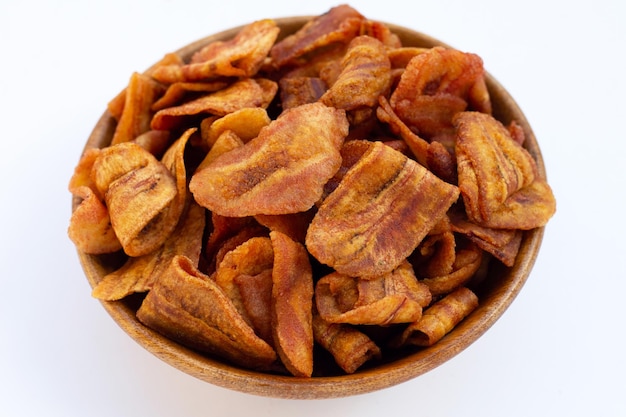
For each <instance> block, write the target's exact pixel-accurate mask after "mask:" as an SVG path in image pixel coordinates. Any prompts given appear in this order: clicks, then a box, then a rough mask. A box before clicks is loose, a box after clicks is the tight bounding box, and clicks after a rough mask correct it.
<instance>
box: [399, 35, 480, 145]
mask: <svg viewBox="0 0 626 417" xmlns="http://www.w3.org/2000/svg"><path fill="white" fill-rule="evenodd" d="M483 77H484V69H483V63H482V59H481V58H480V57H479V56H478V55H475V54H471V53H465V52H461V51H456V50H453V49H447V48H444V47H440V46H438V47H434V48H431V49H429V50H428V51H427V52H425V53H423V54H419V55H417V56H415V57H414V58H413V59H411V61H409V63H408V64H407V66H406V70H405V71H404V73H403V74H402V76H401V78H400V82H399V83H398V86H397V87H396V89H395V90H394V92H393V94H392V95H391V98H390V100H389V102H390V104H391V107H392V108H393V109H394V110H395V112H396V113H397V114H398V116H399V117H400V119H402V121H404V122H405V123H406V124H407V125H408V126H409V127H410V128H411V129H412V130H415V131H416V132H417V133H418V134H419V135H420V136H422V137H424V138H426V139H430V138H431V137H434V136H437V135H438V134H441V133H442V132H445V131H446V130H452V117H453V116H454V115H455V114H456V113H458V112H459V111H464V110H466V109H467V106H468V101H469V96H470V91H472V89H474V86H475V84H476V83H484V80H483ZM481 85H484V84H481ZM476 88H478V87H476ZM477 91H479V92H480V94H479V95H481V97H480V101H482V100H484V98H485V97H482V95H484V94H487V90H486V89H484V90H482V89H478V90H477Z"/></svg>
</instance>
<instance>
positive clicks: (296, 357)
mask: <svg viewBox="0 0 626 417" xmlns="http://www.w3.org/2000/svg"><path fill="white" fill-rule="evenodd" d="M270 237H271V240H272V245H273V247H274V269H273V271H272V282H273V286H272V307H273V308H272V313H273V315H272V328H273V330H274V344H275V346H276V351H277V352H278V355H279V356H280V359H281V360H282V362H283V364H284V365H285V367H286V368H287V369H288V370H289V372H291V373H292V374H293V375H294V376H300V377H310V376H311V374H312V373H313V323H312V320H313V318H312V314H313V311H312V308H313V272H312V269H311V264H310V263H309V255H308V253H307V251H306V249H305V247H304V245H302V244H301V243H298V242H295V241H293V240H291V238H289V237H288V236H287V235H285V234H282V233H280V232H271V233H270Z"/></svg>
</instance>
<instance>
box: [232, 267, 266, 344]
mask: <svg viewBox="0 0 626 417" xmlns="http://www.w3.org/2000/svg"><path fill="white" fill-rule="evenodd" d="M234 282H235V285H236V286H237V288H238V289H239V294H240V296H241V304H242V306H243V307H244V309H245V311H246V315H247V317H248V319H249V320H250V323H252V328H253V329H254V331H255V333H256V334H257V335H259V337H260V338H261V339H263V340H265V341H266V342H267V343H268V344H269V345H270V346H272V347H274V336H273V334H272V269H264V270H263V271H261V272H260V273H258V274H256V275H246V274H241V275H237V276H236V277H235V278H234Z"/></svg>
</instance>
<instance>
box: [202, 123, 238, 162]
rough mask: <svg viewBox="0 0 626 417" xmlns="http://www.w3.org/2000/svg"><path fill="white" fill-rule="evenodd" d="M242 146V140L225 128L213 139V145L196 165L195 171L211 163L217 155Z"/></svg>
mask: <svg viewBox="0 0 626 417" xmlns="http://www.w3.org/2000/svg"><path fill="white" fill-rule="evenodd" d="M240 146H243V141H242V140H241V138H240V137H239V136H238V135H237V134H236V133H235V132H233V131H232V130H226V131H224V132H223V133H222V134H220V136H219V137H218V138H217V139H216V140H215V143H214V144H213V146H211V149H210V150H209V152H208V153H207V154H206V155H205V157H204V159H203V160H202V162H200V164H199V165H198V167H197V168H196V171H202V170H203V169H204V168H206V167H207V166H209V165H211V164H212V163H213V161H215V160H216V159H217V158H218V157H220V156H221V155H223V154H225V153H226V152H230V151H232V150H233V149H235V148H239V147H240Z"/></svg>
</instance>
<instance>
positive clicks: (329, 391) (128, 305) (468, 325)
mask: <svg viewBox="0 0 626 417" xmlns="http://www.w3.org/2000/svg"><path fill="white" fill-rule="evenodd" d="M308 19H309V17H307V16H303V17H292V18H283V19H276V22H277V23H278V25H279V26H280V27H281V36H285V35H287V34H290V33H293V32H295V31H296V30H297V29H299V28H300V27H301V26H302V25H303V24H304V22H305V21H307V20H308ZM388 26H389V27H390V28H391V30H392V31H394V32H395V33H396V34H397V35H398V36H399V37H400V39H401V40H402V42H403V45H405V46H419V47H433V46H437V45H442V46H448V45H446V44H444V43H442V42H440V41H438V40H436V39H434V38H431V37H429V36H427V35H424V34H421V33H419V32H416V31H413V30H410V29H407V28H404V27H400V26H397V25H393V24H388ZM240 29H241V28H240V27H238V28H233V29H230V30H227V31H224V32H221V33H218V34H215V35H212V36H208V37H206V38H203V39H200V40H198V41H196V42H194V43H191V44H189V45H187V46H186V47H184V48H182V49H180V50H179V51H177V52H178V53H179V54H180V55H181V56H183V57H185V58H188V57H190V56H191V54H192V53H193V52H194V51H196V50H198V49H199V48H201V47H202V46H204V45H207V44H208V43H211V42H213V41H216V40H227V39H230V38H232V37H233V36H234V35H235V34H236V33H237V32H239V30H240ZM486 81H487V87H488V89H489V92H490V94H491V99H492V103H493V109H494V116H495V117H496V118H497V119H499V120H500V121H502V122H503V123H505V124H507V123H509V122H510V121H511V120H516V121H517V123H519V124H520V125H521V126H522V128H523V130H524V131H525V134H526V142H525V147H526V148H527V149H528V151H529V152H530V153H531V154H532V155H533V156H534V157H535V159H536V161H537V166H538V169H539V174H540V175H541V176H544V177H545V167H544V164H543V159H542V157H541V152H540V149H539V146H538V144H537V141H536V138H535V136H534V134H533V132H532V129H531V127H530V125H529V124H528V121H527V120H526V118H525V116H524V114H523V113H522V111H521V110H520V108H519V107H518V105H517V104H516V103H515V101H514V100H513V98H512V97H511V96H510V95H509V94H508V93H507V91H506V90H505V89H504V88H503V87H502V86H501V85H500V84H499V83H498V82H497V81H496V80H495V79H494V78H493V77H492V76H491V75H490V74H487V76H486ZM114 129H115V121H114V119H113V118H112V117H111V116H110V114H109V113H108V112H105V113H104V114H103V115H102V117H101V118H100V120H99V121H98V122H97V124H96V126H95V128H94V130H93V132H92V133H91V135H90V137H89V139H88V141H87V143H86V145H85V150H87V149H89V148H102V147H105V146H108V145H109V144H110V141H111V137H112V135H113V131H114ZM78 204H79V200H78V199H77V198H74V199H73V201H72V209H75V208H76V206H77V205H78ZM543 231H544V229H543V228H539V229H535V230H531V231H528V232H525V233H524V237H523V240H522V244H521V247H520V251H519V254H518V256H517V260H516V263H515V265H514V266H513V267H511V268H506V267H503V266H499V265H492V267H491V269H490V271H489V274H488V277H487V279H485V281H484V282H483V283H482V284H481V286H480V288H478V289H477V291H476V292H477V295H478V297H479V299H480V305H479V307H478V308H477V309H476V310H475V311H474V312H473V313H472V314H470V315H469V316H468V317H467V318H466V319H465V320H464V321H463V322H461V323H460V324H459V325H458V326H457V327H456V328H455V329H454V330H453V331H452V332H450V333H449V334H448V335H447V336H446V337H444V338H443V339H442V340H440V341H439V342H438V343H436V344H435V345H434V346H432V347H429V348H421V349H413V350H409V351H405V352H398V353H397V354H396V355H395V356H391V357H388V358H387V359H386V360H385V361H384V363H377V364H376V365H374V366H369V367H368V366H364V367H362V368H361V369H360V370H359V371H357V372H356V373H354V374H351V375H343V374H338V373H333V371H332V370H330V371H329V373H328V375H322V376H315V377H313V378H295V377H292V376H281V375H272V374H266V373H260V372H255V371H250V370H246V369H242V368H239V367H236V366H232V365H230V364H227V363H225V362H223V361H221V360H220V359H216V358H213V357H209V356H207V355H204V354H200V353H198V352H195V351H193V350H191V349H188V348H186V347H184V346H181V345H180V344H178V343H176V342H173V341H171V340H169V339H167V338H165V337H163V336H161V335H160V334H158V333H156V332H154V331H152V330H150V329H149V328H147V327H145V326H144V325H142V324H141V323H140V322H139V321H138V320H137V318H136V316H135V312H136V311H137V309H138V307H139V305H140V303H141V300H142V296H140V295H136V296H131V297H127V298H126V299H124V300H121V301H115V302H107V301H103V302H102V305H103V306H104V308H105V309H106V311H107V312H108V313H109V314H110V316H111V317H112V318H113V319H114V320H115V321H116V322H117V323H118V325H119V326H120V327H121V328H122V329H123V330H124V331H125V332H126V333H128V334H129V335H130V336H131V337H132V338H133V339H134V340H136V341H137V342H138V343H139V344H140V345H142V346H143V347H144V348H145V349H146V350H148V351H149V352H151V353H152V354H154V355H156V356H157V357H159V358H160V359H161V360H163V361H165V362H166V363H168V364H170V365H172V366H174V367H176V368H178V369H179V370H181V371H183V372H185V373H187V374H189V375H192V376H194V377H196V378H199V379H201V380H204V381H206V382H209V383H212V384H214V385H218V386H222V387H225V388H229V389H233V390H237V391H240V392H245V393H250V394H255V395H262V396H269V397H279V398H294V399H295V398H298V399H312V398H318V399H319V398H333V397H345V396H349V395H357V394H363V393H367V392H371V391H375V390H378V389H382V388H387V387H390V386H393V385H396V384H399V383H402V382H404V381H407V380H409V379H412V378H415V377H417V376H419V375H421V374H424V373H425V372H428V371H430V370H432V369H433V368H435V367H437V366H438V365H440V364H442V363H443V362H445V361H447V360H449V359H450V358H452V357H454V356H455V355H457V354H458V353H459V352H461V351H462V350H463V349H465V348H466V347H468V346H469V345H470V344H471V343H473V342H474V341H475V340H476V339H478V338H479V337H480V336H481V335H482V334H483V333H484V332H485V331H486V330H487V329H489V327H491V325H493V323H494V322H495V321H496V320H497V319H498V318H499V317H500V316H501V315H502V314H503V313H504V311H505V310H506V309H507V308H508V306H509V305H510V304H511V302H512V301H513V300H514V299H515V297H516V296H517V294H518V293H519V291H520V290H521V288H522V286H523V285H524V283H525V281H526V279H527V277H528V275H529V273H530V270H531V269H532V266H533V264H534V261H535V258H536V256H537V253H538V251H539V247H540V245H541V240H542V237H543ZM78 255H79V259H80V262H81V264H82V267H83V269H84V272H85V274H86V276H87V279H88V281H89V283H90V285H91V286H92V287H94V286H95V285H96V284H97V283H98V282H99V281H100V280H101V279H102V278H103V277H104V276H105V275H106V274H107V273H109V272H111V271H113V270H115V269H117V268H118V267H119V266H120V259H119V257H116V256H115V255H106V256H94V255H89V254H85V253H80V252H79V254H78ZM328 361H329V362H330V361H331V359H328ZM316 366H317V365H316ZM329 369H332V366H331V367H329Z"/></svg>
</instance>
